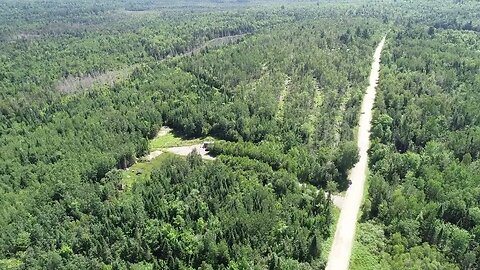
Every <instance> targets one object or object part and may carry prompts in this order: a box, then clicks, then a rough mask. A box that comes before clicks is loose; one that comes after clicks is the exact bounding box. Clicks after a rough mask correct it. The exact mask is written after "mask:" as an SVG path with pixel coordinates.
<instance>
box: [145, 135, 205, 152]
mask: <svg viewBox="0 0 480 270" xmlns="http://www.w3.org/2000/svg"><path fill="white" fill-rule="evenodd" d="M204 141H214V139H213V138H212V137H205V138H194V139H185V138H183V137H181V136H179V135H176V134H174V133H172V132H169V133H167V134H165V135H163V136H160V137H156V138H154V139H153V140H151V141H150V142H149V147H150V150H156V149H164V148H169V147H176V146H187V145H194V144H199V143H202V142H204Z"/></svg>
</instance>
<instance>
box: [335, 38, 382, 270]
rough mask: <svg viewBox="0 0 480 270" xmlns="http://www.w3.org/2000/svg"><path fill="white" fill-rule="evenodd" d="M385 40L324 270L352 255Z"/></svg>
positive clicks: (338, 268) (341, 269)
mask: <svg viewBox="0 0 480 270" xmlns="http://www.w3.org/2000/svg"><path fill="white" fill-rule="evenodd" d="M384 43H385V37H384V38H383V39H382V41H381V42H380V44H378V47H377V49H376V50H375V55H374V59H373V63H372V69H371V71H370V82H369V83H370V85H369V86H368V88H367V92H366V94H365V97H364V98H363V102H362V114H361V115H360V121H359V127H358V148H359V154H360V160H359V161H358V163H357V164H356V165H355V167H354V168H353V169H352V171H351V172H350V176H349V179H350V180H351V181H352V184H351V185H350V187H349V188H348V190H347V193H346V196H345V199H344V201H343V205H342V210H341V213H340V217H339V219H338V223H337V228H336V231H335V238H334V239H333V244H332V248H331V250H330V254H329V257H328V262H327V267H326V269H327V270H347V269H348V266H349V263H350V255H351V253H352V246H353V240H354V237H355V228H356V223H357V217H358V212H359V209H360V205H361V203H362V197H363V188H364V184H365V178H366V172H367V165H368V162H367V161H368V156H367V150H368V147H369V144H370V138H369V137H370V121H371V120H372V108H373V102H374V100H375V93H376V91H375V87H376V86H377V81H378V78H379V72H380V56H381V53H382V49H383V45H384Z"/></svg>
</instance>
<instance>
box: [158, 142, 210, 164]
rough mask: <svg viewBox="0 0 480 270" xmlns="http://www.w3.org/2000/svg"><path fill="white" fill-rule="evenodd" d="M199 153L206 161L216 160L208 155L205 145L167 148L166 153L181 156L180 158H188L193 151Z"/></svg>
mask: <svg viewBox="0 0 480 270" xmlns="http://www.w3.org/2000/svg"><path fill="white" fill-rule="evenodd" d="M194 150H195V151H197V153H198V154H200V156H202V158H203V159H206V160H214V159H215V158H214V157H212V156H210V155H209V154H208V151H207V149H205V148H204V147H203V144H195V145H190V146H178V147H170V148H167V149H166V151H167V152H170V153H172V154H176V155H180V156H187V155H188V154H190V153H191V152H193V151H194Z"/></svg>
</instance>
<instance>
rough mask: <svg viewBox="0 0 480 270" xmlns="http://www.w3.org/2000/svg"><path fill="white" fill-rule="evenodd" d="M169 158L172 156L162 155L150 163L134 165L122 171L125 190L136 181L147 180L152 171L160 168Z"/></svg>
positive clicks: (168, 154)
mask: <svg viewBox="0 0 480 270" xmlns="http://www.w3.org/2000/svg"><path fill="white" fill-rule="evenodd" d="M169 156H173V154H170V153H163V154H161V155H160V156H158V157H157V158H155V159H153V160H151V161H146V162H139V163H135V164H134V165H133V166H132V167H130V168H128V169H127V170H125V171H123V181H124V182H123V183H124V184H125V185H126V188H127V189H129V188H131V187H132V186H133V183H135V182H137V181H142V180H146V179H148V178H149V177H150V174H151V173H152V171H153V170H154V169H155V168H156V167H158V166H160V164H161V163H162V162H163V161H164V160H165V159H167V158H168V157H169Z"/></svg>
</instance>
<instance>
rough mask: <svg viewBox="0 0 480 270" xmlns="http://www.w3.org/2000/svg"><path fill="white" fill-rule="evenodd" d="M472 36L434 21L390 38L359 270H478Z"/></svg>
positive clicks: (477, 126)
mask: <svg viewBox="0 0 480 270" xmlns="http://www.w3.org/2000/svg"><path fill="white" fill-rule="evenodd" d="M469 24H470V22H469ZM478 38H479V33H478V32H476V31H475V30H474V29H472V28H469V29H465V28H463V27H460V28H458V27H452V28H450V27H444V26H443V25H441V24H439V23H433V24H432V25H428V24H427V25H409V26H408V27H404V28H399V29H397V30H396V31H395V32H392V33H391V39H390V43H389V44H388V48H387V53H385V54H384V57H383V58H382V61H383V64H384V67H383V69H382V74H381V76H382V79H381V81H380V85H379V94H378V96H377V100H376V105H375V106H376V109H375V116H374V120H373V128H372V138H373V143H372V146H371V148H370V170H371V175H370V179H369V181H370V183H369V184H370V186H369V191H368V193H369V198H368V199H367V200H366V202H365V204H364V207H363V216H362V220H363V222H364V223H363V224H360V228H361V229H360V231H361V234H366V235H363V236H360V235H359V236H358V238H359V241H360V242H361V243H362V244H363V245H365V246H366V247H368V248H366V249H364V250H362V251H359V254H364V256H367V258H368V260H370V262H368V260H366V259H360V258H359V262H358V268H356V269H386V268H388V269H412V267H413V268H414V269H478V268H479V267H480V246H479V243H480V234H479V233H480V219H479V217H480V215H479V214H480V211H479V210H480V208H479V206H480V189H479V183H480V163H479V160H478V159H479V153H480V148H479V147H480V132H479V131H480V122H479V120H478V119H480V118H479V116H480V115H479V111H478V109H476V108H478V106H479V101H478V100H479V96H478V95H479V92H478V89H479V87H480V75H479V71H480V61H479V60H480V50H479V48H480V47H479V45H478V42H477V41H478ZM362 228H363V229H362ZM367 249H368V250H367ZM359 256H360V255H359ZM362 265H363V266H362Z"/></svg>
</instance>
